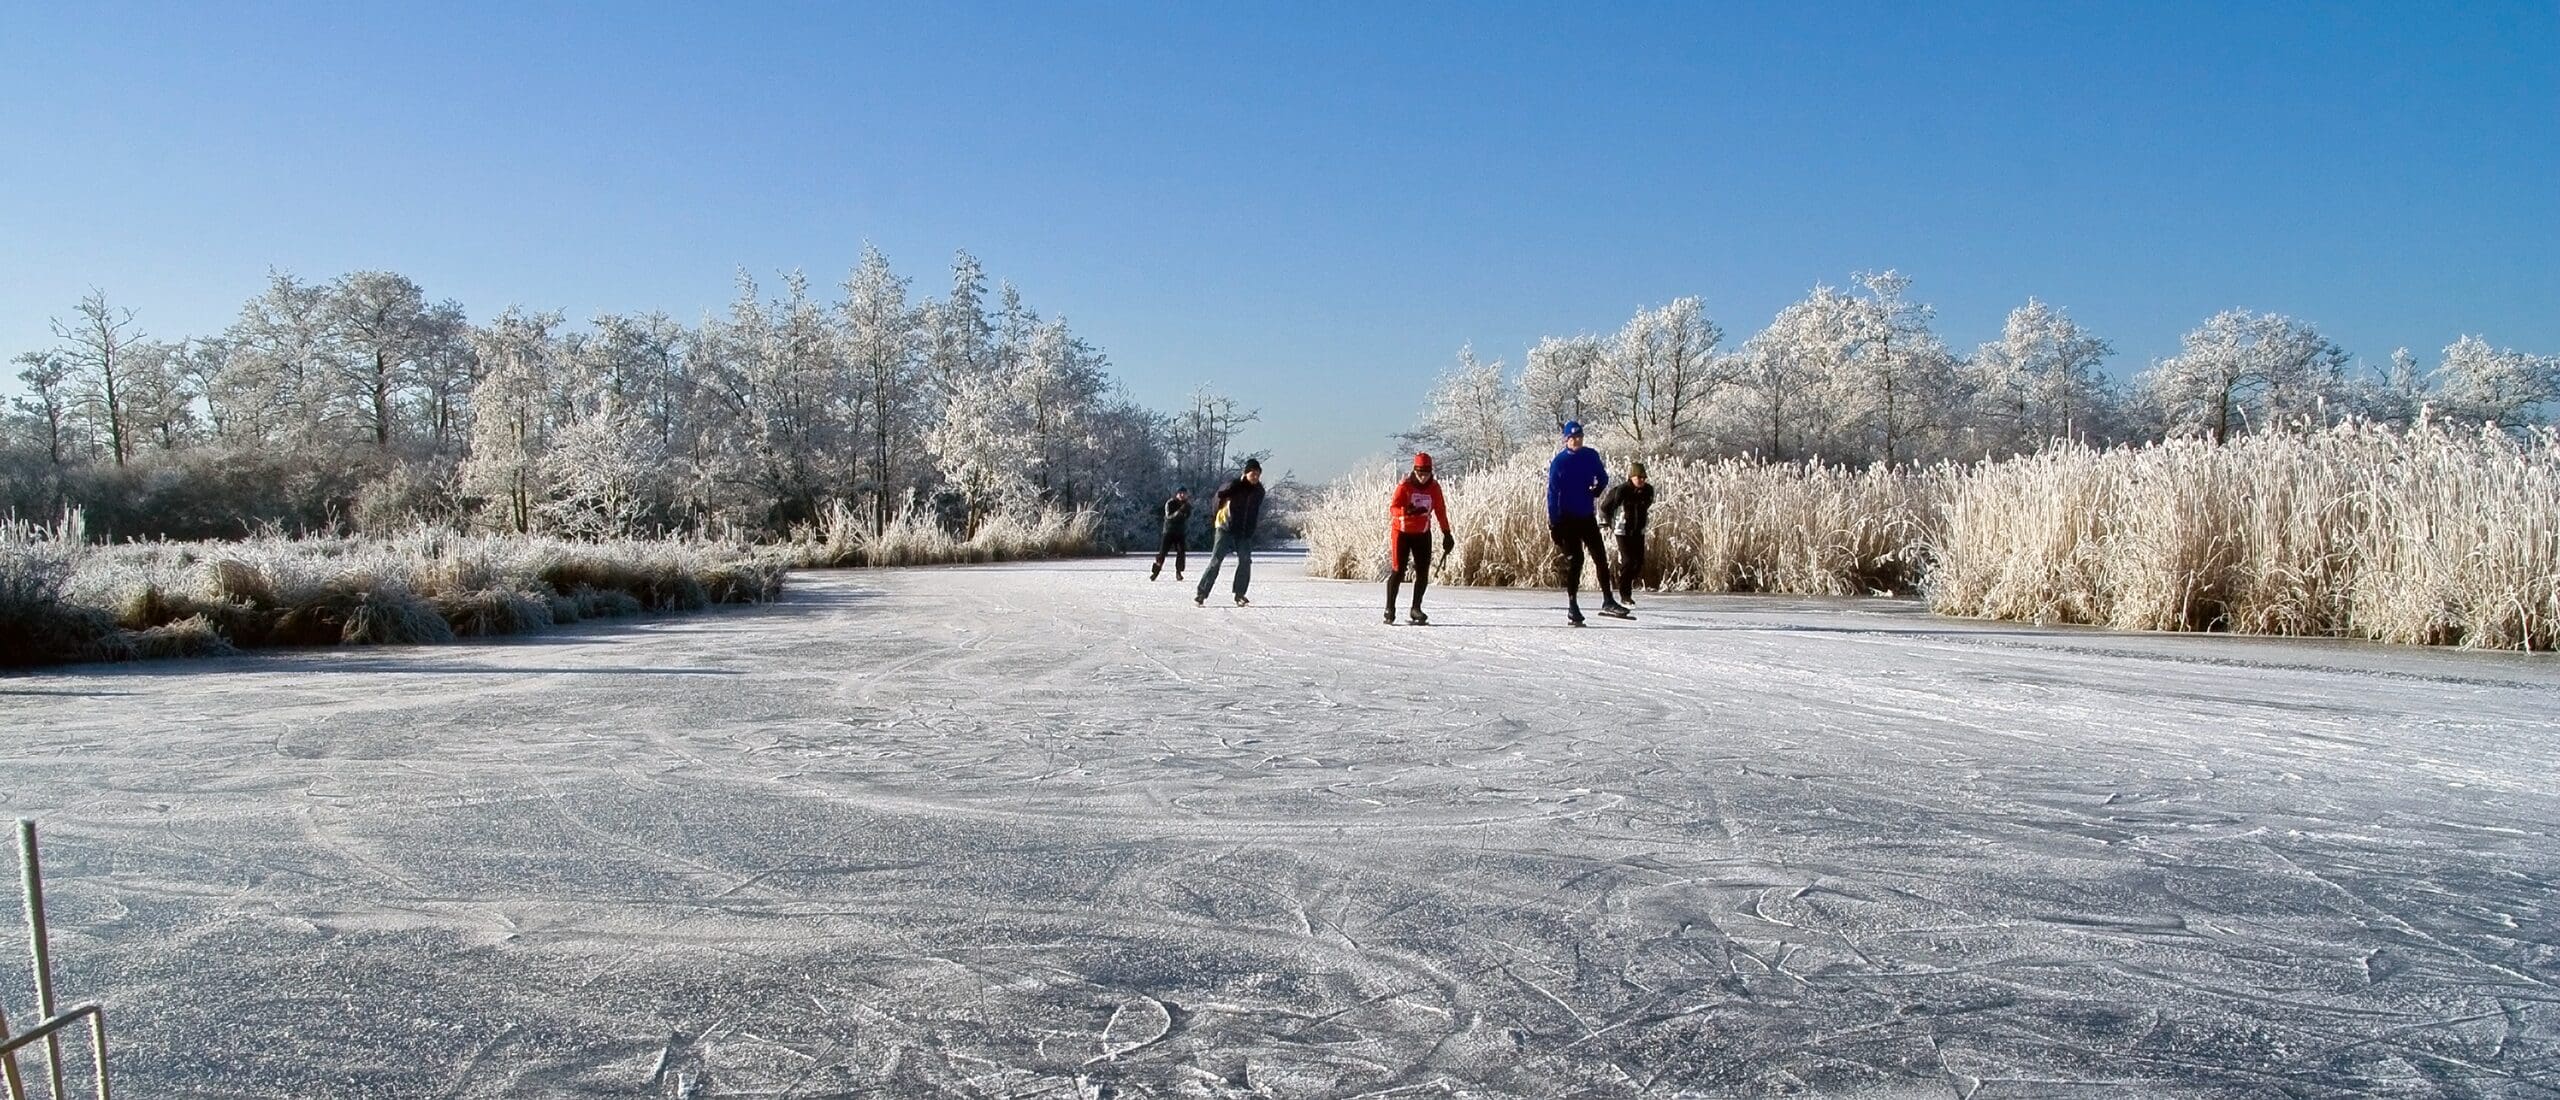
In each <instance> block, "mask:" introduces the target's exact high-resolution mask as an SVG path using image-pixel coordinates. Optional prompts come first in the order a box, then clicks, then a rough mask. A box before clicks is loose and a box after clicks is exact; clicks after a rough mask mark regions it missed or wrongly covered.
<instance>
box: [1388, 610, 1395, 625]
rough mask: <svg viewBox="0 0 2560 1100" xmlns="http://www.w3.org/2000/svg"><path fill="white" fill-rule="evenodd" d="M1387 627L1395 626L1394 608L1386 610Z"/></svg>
mask: <svg viewBox="0 0 2560 1100" xmlns="http://www.w3.org/2000/svg"><path fill="white" fill-rule="evenodd" d="M1387 625H1388V626H1394V625H1396V613H1395V609H1394V608H1388V609H1387Z"/></svg>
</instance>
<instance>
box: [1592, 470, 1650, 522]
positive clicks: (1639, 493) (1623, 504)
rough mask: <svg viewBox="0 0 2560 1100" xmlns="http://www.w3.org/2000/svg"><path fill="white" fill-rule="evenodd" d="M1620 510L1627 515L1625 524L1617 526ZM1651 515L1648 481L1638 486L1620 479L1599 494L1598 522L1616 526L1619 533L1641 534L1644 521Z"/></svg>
mask: <svg viewBox="0 0 2560 1100" xmlns="http://www.w3.org/2000/svg"><path fill="white" fill-rule="evenodd" d="M1620 512H1625V513H1626V515H1627V519H1626V525H1625V526H1623V527H1618V513H1620ZM1652 515H1653V486H1652V485H1651V484H1650V483H1648V484H1646V485H1645V486H1643V487H1642V488H1638V487H1637V486H1636V483H1635V482H1632V481H1621V482H1619V483H1617V484H1615V485H1612V486H1610V487H1609V491H1608V492H1606V493H1603V494H1601V496H1600V522H1601V523H1602V524H1603V525H1606V526H1611V527H1618V533H1619V534H1622V535H1638V536H1641V535H1643V534H1644V525H1645V522H1646V521H1647V520H1649V519H1651V518H1652Z"/></svg>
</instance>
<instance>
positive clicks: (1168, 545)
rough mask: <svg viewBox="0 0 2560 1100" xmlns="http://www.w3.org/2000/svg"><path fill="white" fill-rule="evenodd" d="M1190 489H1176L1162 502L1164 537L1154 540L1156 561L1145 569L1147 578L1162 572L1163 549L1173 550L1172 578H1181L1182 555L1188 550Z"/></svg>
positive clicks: (1189, 536)
mask: <svg viewBox="0 0 2560 1100" xmlns="http://www.w3.org/2000/svg"><path fill="white" fill-rule="evenodd" d="M1190 541H1191V490H1189V489H1176V490H1174V491H1173V496H1172V497H1170V498H1168V499H1166V501H1165V502H1164V537H1162V538H1160V539H1157V540H1156V563H1155V564H1154V565H1152V566H1149V567H1148V569H1147V579H1148V580H1154V579H1156V574H1158V573H1162V572H1164V555H1165V551H1168V550H1170V551H1172V552H1173V579H1175V580H1181V579H1182V567H1183V565H1184V564H1185V563H1184V560H1183V559H1184V555H1185V554H1187V553H1188V552H1189V551H1190V547H1189V546H1188V545H1187V544H1188V543H1189V542H1190Z"/></svg>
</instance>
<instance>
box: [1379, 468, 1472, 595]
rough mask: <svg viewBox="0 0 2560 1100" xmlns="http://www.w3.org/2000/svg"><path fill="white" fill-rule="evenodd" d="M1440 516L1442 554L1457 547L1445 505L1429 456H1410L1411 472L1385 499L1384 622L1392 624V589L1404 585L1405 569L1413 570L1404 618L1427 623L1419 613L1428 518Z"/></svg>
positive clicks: (1427, 582) (1427, 574)
mask: <svg viewBox="0 0 2560 1100" xmlns="http://www.w3.org/2000/svg"><path fill="white" fill-rule="evenodd" d="M1434 516H1437V517H1439V519H1440V553H1441V554H1442V555H1443V556H1446V555H1447V554H1448V553H1449V552H1450V551H1451V550H1455V549H1457V547H1458V539H1457V536H1455V535H1451V534H1450V533H1449V504H1448V502H1447V501H1446V500H1444V499H1442V498H1441V496H1440V483H1439V482H1438V481H1435V480H1433V479H1432V477H1431V455H1430V454H1429V453H1427V452H1426V453H1421V454H1416V455H1414V456H1413V472H1412V473H1410V474H1406V475H1405V478H1404V480H1403V481H1399V482H1397V483H1396V491H1395V495H1394V496H1393V497H1391V498H1389V499H1388V501H1387V565H1388V566H1389V568H1391V569H1392V570H1393V572H1390V573H1388V574H1387V625H1388V626H1394V625H1395V624H1396V589H1397V588H1398V587H1400V586H1402V585H1403V584H1404V575H1405V569H1406V567H1407V566H1408V565H1410V566H1411V567H1412V569H1413V611H1412V613H1411V614H1408V615H1406V616H1405V621H1406V622H1409V623H1412V624H1413V625H1415V626H1429V625H1431V616H1429V615H1425V614H1423V613H1422V592H1423V590H1424V589H1427V588H1429V587H1431V519H1432V517H1434Z"/></svg>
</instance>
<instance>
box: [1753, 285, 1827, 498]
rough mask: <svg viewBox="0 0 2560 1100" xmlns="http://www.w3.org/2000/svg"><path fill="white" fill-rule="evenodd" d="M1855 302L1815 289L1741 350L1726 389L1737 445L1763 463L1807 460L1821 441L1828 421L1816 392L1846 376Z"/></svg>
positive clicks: (1825, 288)
mask: <svg viewBox="0 0 2560 1100" xmlns="http://www.w3.org/2000/svg"><path fill="white" fill-rule="evenodd" d="M1857 309H1858V303H1857V301H1856V300H1855V299H1852V298H1850V297H1849V296H1848V295H1846V294H1842V293H1841V292H1839V291H1837V290H1834V289H1832V288H1830V287H1827V286H1823V287H1815V288H1814V290H1813V293H1812V294H1811V295H1808V296H1807V297H1806V298H1805V299H1804V300H1803V301H1801V302H1796V303H1794V304H1792V305H1789V306H1788V307H1787V308H1785V309H1782V310H1779V311H1778V315H1777V316H1776V317H1774V318H1771V319H1770V321H1769V326H1768V327H1767V328H1764V329H1761V330H1760V331H1759V333H1757V334H1756V335H1754V336H1752V337H1751V339H1750V340H1748V341H1745V342H1744V344H1743V354H1742V362H1741V364H1740V369H1738V370H1737V371H1736V372H1735V374H1734V385H1735V387H1736V389H1737V391H1738V394H1739V396H1740V398H1741V400H1740V401H1738V402H1736V403H1735V405H1734V407H1733V411H1734V413H1735V414H1736V417H1735V418H1736V420H1737V421H1738V428H1739V430H1738V431H1737V433H1736V435H1737V437H1738V438H1740V439H1743V440H1747V441H1749V442H1748V449H1749V450H1751V451H1754V452H1757V453H1758V454H1760V455H1761V456H1762V457H1764V458H1766V459H1769V460H1771V461H1787V460H1791V459H1799V458H1804V457H1807V456H1809V455H1810V454H1811V453H1812V451H1813V449H1814V448H1815V447H1816V446H1818V445H1819V444H1820V442H1821V441H1822V440H1823V438H1824V435H1825V433H1826V430H1827V428H1828V418H1826V417H1825V416H1823V415H1822V405H1821V400H1822V398H1821V395H1820V394H1819V393H1818V392H1817V391H1818V389H1819V388H1820V387H1822V386H1823V385H1824V384H1825V383H1826V382H1827V381H1828V380H1829V379H1831V378H1833V377H1835V376H1837V375H1838V374H1840V373H1841V372H1842V371H1843V370H1845V369H1846V363H1847V360H1848V358H1849V357H1850V355H1852V354H1853V353H1854V351H1855V347H1856V340H1857V332H1858V326H1857V321H1856V318H1855V314H1856V312H1857Z"/></svg>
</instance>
